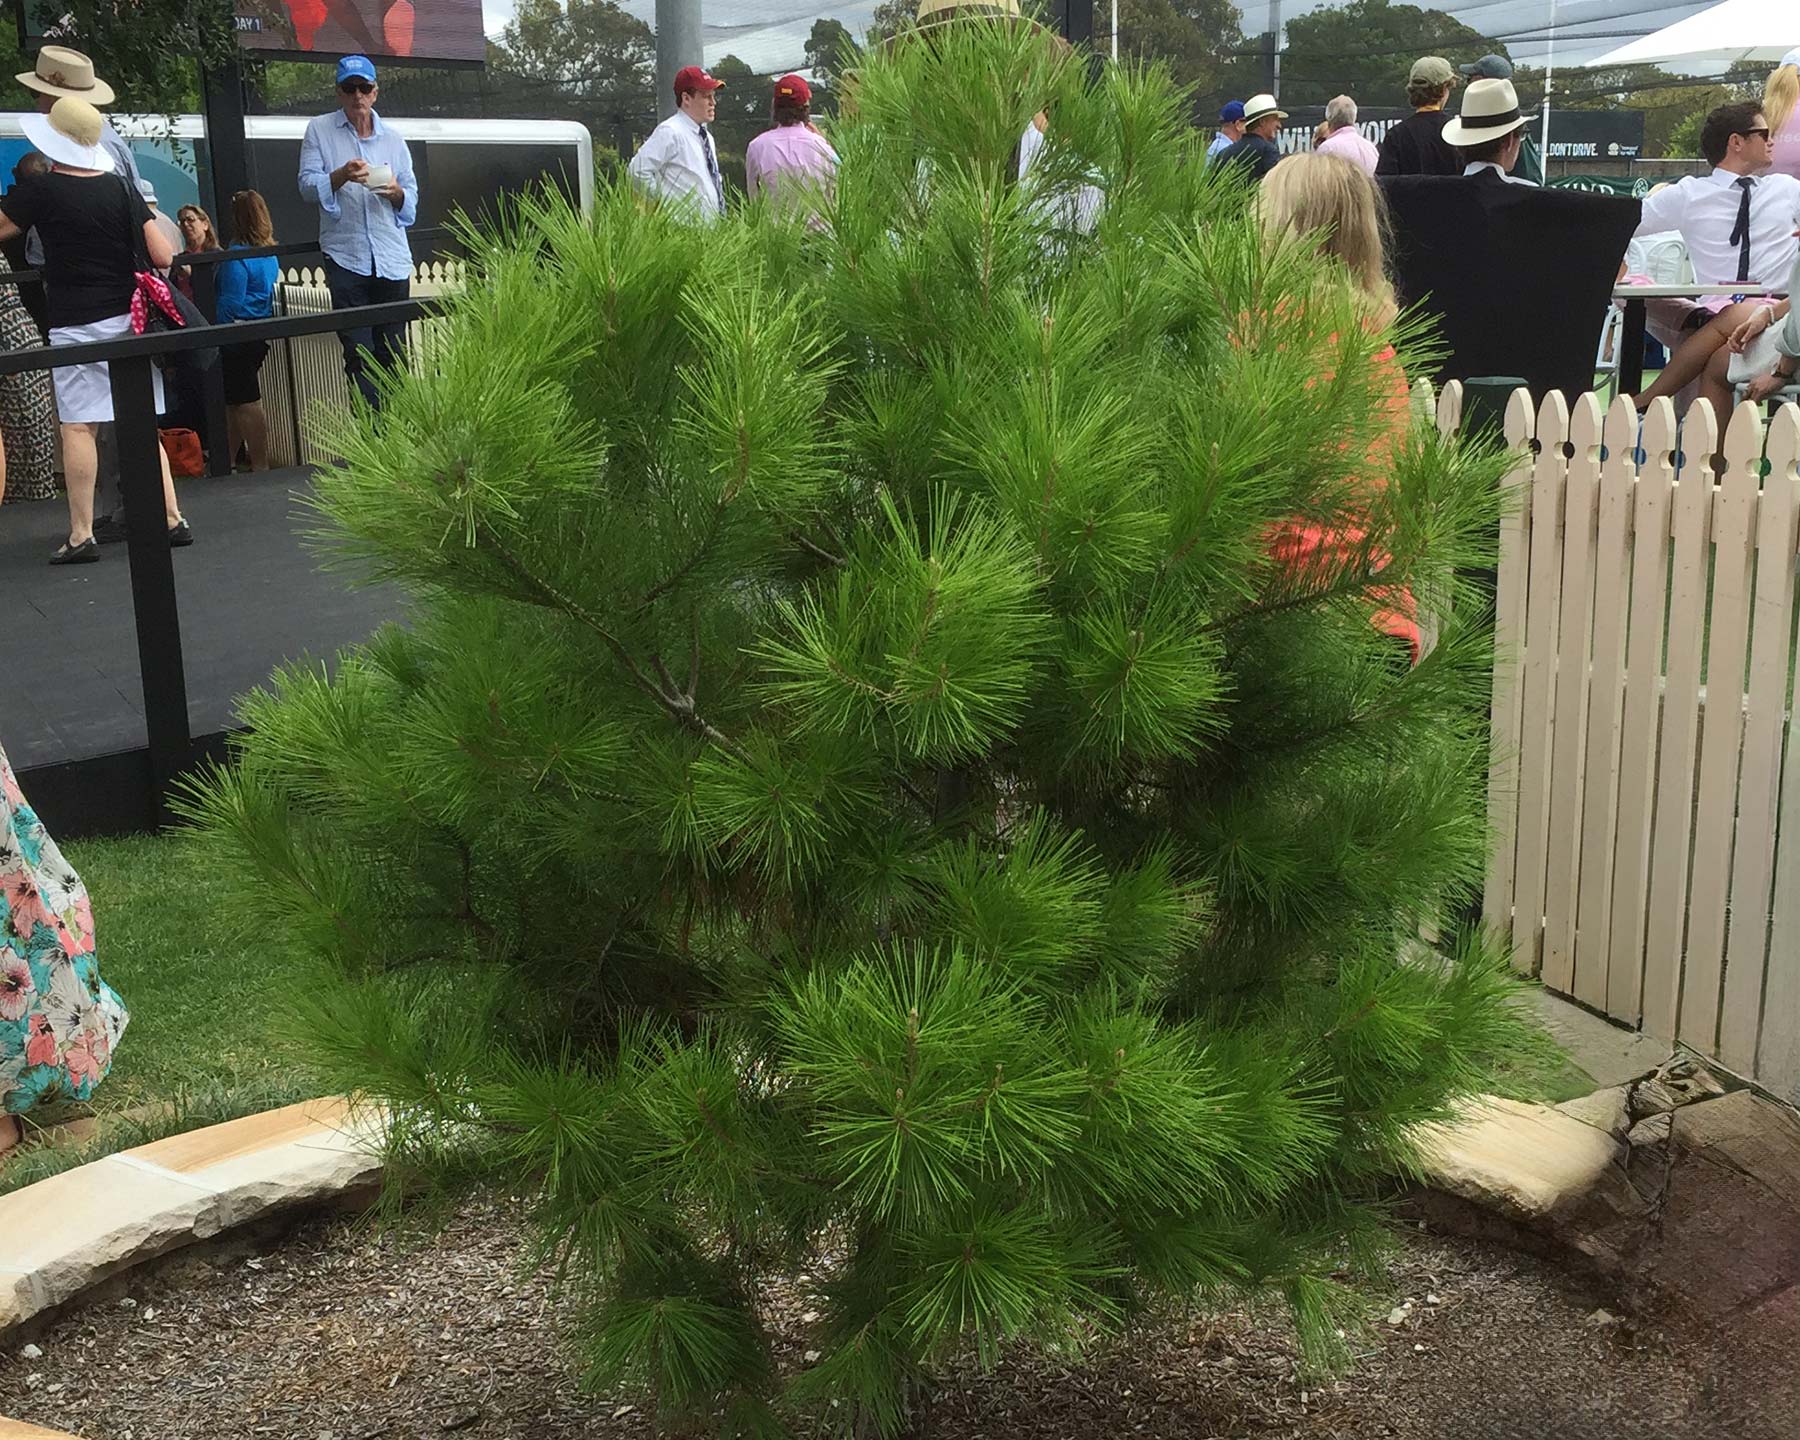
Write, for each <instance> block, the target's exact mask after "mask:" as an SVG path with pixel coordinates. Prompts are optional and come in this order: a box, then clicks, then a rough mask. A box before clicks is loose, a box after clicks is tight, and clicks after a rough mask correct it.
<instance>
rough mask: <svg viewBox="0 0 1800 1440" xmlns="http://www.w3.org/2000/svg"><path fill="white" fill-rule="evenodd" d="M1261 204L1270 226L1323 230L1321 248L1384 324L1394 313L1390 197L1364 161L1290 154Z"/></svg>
mask: <svg viewBox="0 0 1800 1440" xmlns="http://www.w3.org/2000/svg"><path fill="white" fill-rule="evenodd" d="M1256 204H1257V213H1258V215H1259V216H1260V218H1261V220H1262V225H1263V229H1264V230H1267V231H1270V232H1272V233H1280V234H1288V235H1307V234H1312V235H1317V236H1318V245H1319V253H1320V254H1322V255H1329V256H1330V257H1331V258H1332V259H1334V260H1336V261H1337V262H1338V263H1339V264H1340V265H1342V266H1343V267H1344V269H1345V270H1346V271H1347V272H1348V273H1349V276H1350V280H1351V282H1352V283H1353V284H1354V285H1355V286H1356V288H1357V289H1358V290H1359V291H1361V292H1362V295H1363V297H1364V299H1365V300H1366V301H1367V302H1368V306H1369V310H1370V313H1371V315H1372V316H1373V317H1374V318H1375V319H1376V320H1377V321H1378V322H1380V323H1381V324H1386V323H1387V322H1388V321H1389V320H1391V319H1392V318H1393V316H1394V312H1395V310H1396V309H1397V308H1398V307H1397V306H1396V305H1395V302H1394V286H1393V282H1392V281H1391V280H1389V279H1388V270H1387V236H1388V212H1387V202H1386V201H1385V200H1383V199H1382V196H1381V191H1380V190H1379V189H1378V188H1377V187H1376V184H1375V182H1374V181H1373V180H1372V179H1370V178H1369V176H1368V175H1367V173H1365V172H1364V171H1363V169H1362V168H1361V167H1360V166H1358V165H1354V164H1352V163H1351V162H1350V161H1348V160H1340V159H1339V158H1338V157H1337V156H1335V155H1312V154H1302V155H1289V156H1288V157H1287V158H1286V159H1285V160H1283V161H1282V162H1281V163H1280V164H1279V165H1277V166H1276V167H1275V168H1274V169H1273V170H1271V171H1270V172H1269V173H1268V175H1266V176H1265V177H1264V178H1263V182H1262V186H1261V188H1260V189H1259V190H1258V192H1257V197H1256Z"/></svg>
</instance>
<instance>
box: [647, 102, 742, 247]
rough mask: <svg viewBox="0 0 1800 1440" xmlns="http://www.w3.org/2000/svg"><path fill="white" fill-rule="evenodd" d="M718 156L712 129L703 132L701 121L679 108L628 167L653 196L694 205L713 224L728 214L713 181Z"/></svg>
mask: <svg viewBox="0 0 1800 1440" xmlns="http://www.w3.org/2000/svg"><path fill="white" fill-rule="evenodd" d="M709 156H710V159H711V161H712V164H711V165H709V164H708V163H707V162H708V159H709ZM718 159H719V152H718V148H717V147H716V146H714V145H713V140H712V132H711V131H703V130H702V129H701V126H700V122H699V121H698V120H695V119H693V118H692V117H690V116H687V115H683V114H682V113H681V112H680V111H679V110H677V111H676V112H675V113H674V114H673V115H671V116H670V117H669V118H668V119H667V120H665V121H663V122H662V124H660V125H658V126H657V127H656V128H655V129H654V130H652V131H651V132H650V135H649V138H647V139H646V140H645V141H644V143H643V144H642V145H640V146H639V147H638V152H637V154H635V155H633V156H632V157H631V164H630V165H629V166H628V167H627V168H628V169H629V171H630V173H631V178H632V179H633V180H635V181H636V182H637V183H638V184H639V185H641V186H643V188H644V189H646V190H648V191H649V192H650V193H651V194H652V195H655V196H656V197H658V198H659V199H662V200H667V201H671V202H673V203H675V204H679V205H685V206H688V207H691V208H692V209H693V210H694V212H695V214H696V216H697V217H698V218H699V219H702V220H705V221H706V222H707V223H709V224H710V223H711V222H713V221H715V220H717V219H718V218H719V217H720V216H721V215H723V214H724V213H725V197H724V195H723V194H721V193H720V190H719V187H718V186H717V185H715V184H714V183H713V169H714V168H716V167H717V164H718Z"/></svg>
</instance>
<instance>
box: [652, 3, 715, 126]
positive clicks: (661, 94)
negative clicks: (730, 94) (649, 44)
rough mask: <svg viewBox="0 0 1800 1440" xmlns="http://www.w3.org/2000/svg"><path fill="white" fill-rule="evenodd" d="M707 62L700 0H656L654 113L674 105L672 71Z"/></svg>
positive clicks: (661, 113)
mask: <svg viewBox="0 0 1800 1440" xmlns="http://www.w3.org/2000/svg"><path fill="white" fill-rule="evenodd" d="M705 63H706V52H705V47H703V46H702V45H701V43H700V0H656V107H657V108H656V113H657V114H658V115H659V116H661V115H667V114H668V113H669V112H670V111H671V110H673V109H674V108H675V72H676V71H677V70H679V69H681V67H682V66H683V65H703V64H705Z"/></svg>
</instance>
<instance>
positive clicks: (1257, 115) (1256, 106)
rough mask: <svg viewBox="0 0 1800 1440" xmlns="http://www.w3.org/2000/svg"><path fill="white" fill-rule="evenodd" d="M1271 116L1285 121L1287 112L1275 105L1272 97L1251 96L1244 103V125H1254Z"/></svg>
mask: <svg viewBox="0 0 1800 1440" xmlns="http://www.w3.org/2000/svg"><path fill="white" fill-rule="evenodd" d="M1271 115H1276V116H1279V117H1280V118H1281V119H1283V120H1285V119H1287V118H1288V113H1287V111H1285V110H1283V109H1282V108H1281V106H1279V105H1277V104H1276V103H1275V97H1274V96H1273V95H1252V96H1251V97H1250V98H1249V99H1248V100H1246V101H1245V102H1244V123H1245V124H1246V125H1254V124H1255V123H1256V122H1257V121H1258V120H1267V119H1268V118H1269V117H1270V116H1271Z"/></svg>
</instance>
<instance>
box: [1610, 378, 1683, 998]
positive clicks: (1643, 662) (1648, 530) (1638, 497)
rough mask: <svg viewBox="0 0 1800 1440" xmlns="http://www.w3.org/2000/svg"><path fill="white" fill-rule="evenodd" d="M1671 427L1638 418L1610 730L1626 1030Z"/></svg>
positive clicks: (1640, 979)
mask: <svg viewBox="0 0 1800 1440" xmlns="http://www.w3.org/2000/svg"><path fill="white" fill-rule="evenodd" d="M1675 429H1676V421H1675V407H1674V406H1673V405H1672V404H1671V403H1670V402H1669V401H1668V400H1658V401H1657V402H1656V403H1655V404H1653V405H1652V406H1651V407H1650V409H1649V410H1648V412H1646V414H1645V416H1644V428H1643V436H1642V447H1643V453H1644V458H1643V460H1642V461H1641V462H1640V464H1639V466H1638V476H1637V482H1636V484H1635V485H1634V487H1633V494H1632V537H1631V623H1630V627H1629V630H1628V632H1627V636H1626V665H1625V715H1624V721H1623V723H1622V724H1621V726H1620V730H1619V818H1618V825H1617V831H1616V836H1617V838H1616V840H1615V842H1614V846H1615V848H1614V851H1613V871H1612V933H1611V935H1610V936H1609V937H1608V941H1607V955H1606V1013H1607V1014H1609V1015H1611V1016H1613V1017H1614V1018H1616V1019H1620V1020H1624V1021H1625V1022H1626V1023H1627V1024H1631V1025H1635V1024H1637V1023H1638V1021H1639V1020H1640V1019H1641V1018H1642V1015H1643V1004H1644V935H1645V921H1646V907H1647V905H1648V903H1649V894H1650V835H1651V822H1652V819H1653V817H1654V815H1655V807H1656V756H1657V749H1658V745H1657V732H1658V729H1659V726H1660V723H1661V719H1662V686H1663V629H1664V624H1665V617H1666V615H1667V613H1668V611H1667V604H1668V588H1669V533H1670V529H1671V524H1672V522H1671V516H1670V510H1671V507H1672V506H1673V503H1674V496H1675V463H1674V460H1673V458H1672V454H1673V451H1674V448H1675Z"/></svg>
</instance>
